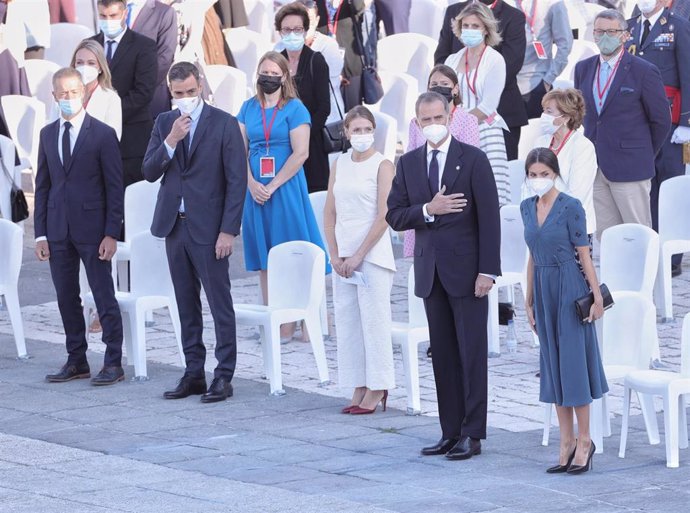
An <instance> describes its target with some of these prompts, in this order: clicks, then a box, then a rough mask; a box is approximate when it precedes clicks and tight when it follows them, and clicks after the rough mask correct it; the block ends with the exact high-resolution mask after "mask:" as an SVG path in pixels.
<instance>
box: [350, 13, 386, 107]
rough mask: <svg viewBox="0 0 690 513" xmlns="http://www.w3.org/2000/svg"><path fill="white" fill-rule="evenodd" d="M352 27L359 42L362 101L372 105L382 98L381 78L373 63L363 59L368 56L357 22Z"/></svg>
mask: <svg viewBox="0 0 690 513" xmlns="http://www.w3.org/2000/svg"><path fill="white" fill-rule="evenodd" d="M363 19H364V25H365V26H366V29H367V33H369V24H368V23H367V17H366V16H363ZM354 26H355V32H356V33H357V34H356V37H357V41H358V42H359V49H360V55H359V57H360V59H361V60H362V84H361V87H362V91H361V92H362V99H363V100H364V103H366V104H367V105H373V104H374V103H377V102H378V101H379V100H380V99H381V98H383V85H382V84H381V77H379V74H378V73H377V72H376V66H375V65H374V63H368V62H367V60H368V59H366V58H365V56H367V57H368V55H367V52H366V49H365V47H364V35H363V34H362V29H361V28H360V27H359V24H358V23H357V21H355V22H354Z"/></svg>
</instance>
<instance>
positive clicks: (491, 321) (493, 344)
mask: <svg viewBox="0 0 690 513" xmlns="http://www.w3.org/2000/svg"><path fill="white" fill-rule="evenodd" d="M486 332H487V339H488V341H489V356H490V357H496V356H500V354H501V343H500V340H499V336H498V289H497V287H492V288H491V290H490V291H489V318H488V321H487V326H486Z"/></svg>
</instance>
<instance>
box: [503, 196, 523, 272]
mask: <svg viewBox="0 0 690 513" xmlns="http://www.w3.org/2000/svg"><path fill="white" fill-rule="evenodd" d="M527 255H528V252H527V244H526V243H525V227H524V225H523V223H522V215H521V214H520V206H519V205H505V206H503V207H501V270H502V271H503V272H504V273H523V272H524V271H525V269H526V267H527Z"/></svg>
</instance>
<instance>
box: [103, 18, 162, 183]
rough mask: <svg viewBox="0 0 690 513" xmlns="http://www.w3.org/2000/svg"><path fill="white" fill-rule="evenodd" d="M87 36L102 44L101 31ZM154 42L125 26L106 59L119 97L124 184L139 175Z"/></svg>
mask: <svg viewBox="0 0 690 513" xmlns="http://www.w3.org/2000/svg"><path fill="white" fill-rule="evenodd" d="M91 39H94V40H96V41H98V42H99V43H100V44H101V46H103V44H104V43H103V32H99V33H98V34H96V35H95V36H93V37H92V38H91ZM156 52H157V49H156V42H155V41H154V40H152V39H149V38H148V37H146V36H142V35H141V34H137V33H136V32H135V31H133V30H130V29H127V30H126V31H125V33H124V35H123V36H122V39H121V40H120V43H119V44H118V45H117V48H116V50H115V55H113V60H112V61H111V63H110V73H111V74H112V76H113V87H114V88H115V90H116V91H117V94H118V95H119V96H120V100H122V138H121V139H120V151H121V153H122V167H123V171H124V185H125V187H127V186H128V185H130V184H133V183H135V182H139V181H141V180H142V179H143V176H142V174H141V163H142V161H143V159H144V154H145V153H146V145H147V144H148V141H149V137H150V136H151V128H152V127H153V118H152V117H151V111H150V110H149V106H150V104H151V100H152V99H153V93H154V91H155V90H156V83H157V82H156V81H157V80H158V63H157V56H156V55H157V53H156Z"/></svg>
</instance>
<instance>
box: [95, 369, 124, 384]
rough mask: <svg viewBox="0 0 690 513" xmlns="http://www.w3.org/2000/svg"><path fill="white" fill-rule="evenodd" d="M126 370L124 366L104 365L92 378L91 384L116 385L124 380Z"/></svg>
mask: <svg viewBox="0 0 690 513" xmlns="http://www.w3.org/2000/svg"><path fill="white" fill-rule="evenodd" d="M124 379H125V371H124V370H122V367H103V368H102V369H101V372H99V373H98V375H97V376H96V377H95V378H93V379H92V380H91V384H92V385H93V386H96V387H102V386H107V385H114V384H115V383H117V382H118V381H124Z"/></svg>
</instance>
